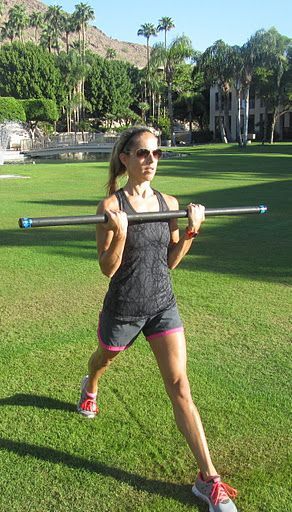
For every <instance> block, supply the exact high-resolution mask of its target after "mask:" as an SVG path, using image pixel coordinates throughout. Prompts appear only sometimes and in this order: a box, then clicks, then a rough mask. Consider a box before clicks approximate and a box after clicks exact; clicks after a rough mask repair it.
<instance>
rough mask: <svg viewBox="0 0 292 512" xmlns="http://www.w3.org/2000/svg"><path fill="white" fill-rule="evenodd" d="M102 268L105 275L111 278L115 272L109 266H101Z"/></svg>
mask: <svg viewBox="0 0 292 512" xmlns="http://www.w3.org/2000/svg"><path fill="white" fill-rule="evenodd" d="M100 270H101V272H102V273H103V275H104V276H106V277H108V278H109V279H111V278H112V277H113V275H114V273H115V272H111V271H110V269H107V268H102V267H100Z"/></svg>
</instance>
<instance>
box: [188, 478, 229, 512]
mask: <svg viewBox="0 0 292 512" xmlns="http://www.w3.org/2000/svg"><path fill="white" fill-rule="evenodd" d="M192 493H193V494H194V495H195V496H197V497H198V498H201V500H203V501H205V503H208V505H209V512H214V508H213V506H212V503H211V501H210V500H209V498H208V496H206V495H205V494H202V493H201V492H200V491H199V490H198V489H197V487H196V484H195V485H193V487H192ZM233 506H234V512H237V508H236V506H235V505H234V503H233Z"/></svg>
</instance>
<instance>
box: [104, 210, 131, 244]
mask: <svg viewBox="0 0 292 512" xmlns="http://www.w3.org/2000/svg"><path fill="white" fill-rule="evenodd" d="M104 213H105V214H106V216H107V218H108V221H107V222H106V224H105V227H106V229H107V230H108V231H113V232H114V236H115V237H118V238H126V236H127V230H128V217H127V214H126V213H125V212H123V211H120V210H119V211H116V210H105V212H104Z"/></svg>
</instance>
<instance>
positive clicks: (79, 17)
mask: <svg viewBox="0 0 292 512" xmlns="http://www.w3.org/2000/svg"><path fill="white" fill-rule="evenodd" d="M73 16H74V17H75V20H76V23H77V24H79V26H80V28H81V34H82V56H83V60H84V57H85V48H86V29H87V26H88V22H89V21H90V20H94V18H95V14H94V10H93V9H92V8H91V7H90V5H88V4H85V3H82V2H81V3H79V4H77V5H75V11H74V13H73Z"/></svg>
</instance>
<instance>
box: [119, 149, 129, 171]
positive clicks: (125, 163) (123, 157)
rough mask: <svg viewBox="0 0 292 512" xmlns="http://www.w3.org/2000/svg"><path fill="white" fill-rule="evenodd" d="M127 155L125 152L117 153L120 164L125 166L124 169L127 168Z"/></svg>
mask: <svg viewBox="0 0 292 512" xmlns="http://www.w3.org/2000/svg"><path fill="white" fill-rule="evenodd" d="M127 156H128V155H126V153H120V154H119V159H120V161H121V162H122V164H123V166H124V167H125V169H126V168H127Z"/></svg>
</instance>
